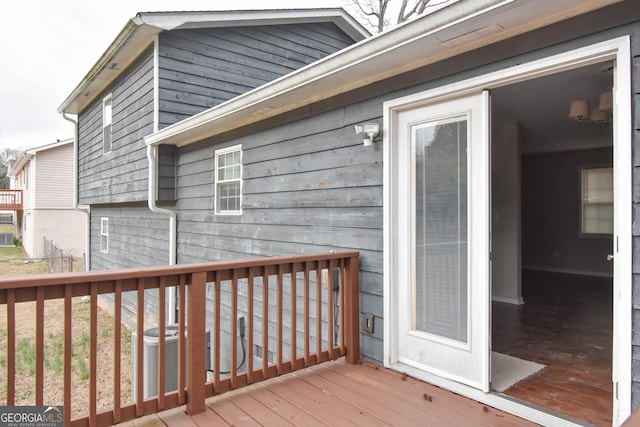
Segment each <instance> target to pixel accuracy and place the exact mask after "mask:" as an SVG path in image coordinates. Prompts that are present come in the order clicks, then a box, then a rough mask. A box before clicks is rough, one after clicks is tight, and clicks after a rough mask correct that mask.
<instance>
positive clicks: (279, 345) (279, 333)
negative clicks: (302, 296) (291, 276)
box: [276, 264, 283, 375]
mask: <svg viewBox="0 0 640 427" xmlns="http://www.w3.org/2000/svg"><path fill="white" fill-rule="evenodd" d="M277 294H278V296H277V298H278V301H277V303H276V306H277V313H278V315H277V320H278V326H277V328H278V330H277V341H276V342H277V349H276V354H277V360H278V363H277V365H276V366H277V370H278V375H281V374H282V327H283V326H282V311H283V309H282V264H278V289H277Z"/></svg>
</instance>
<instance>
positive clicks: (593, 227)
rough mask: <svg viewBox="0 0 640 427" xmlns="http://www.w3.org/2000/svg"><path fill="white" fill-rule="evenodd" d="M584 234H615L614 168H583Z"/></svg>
mask: <svg viewBox="0 0 640 427" xmlns="http://www.w3.org/2000/svg"><path fill="white" fill-rule="evenodd" d="M581 175H582V176H581V178H582V230H581V232H582V234H585V235H590V234H594V235H608V234H613V168H611V167H604V168H583V169H582V171H581Z"/></svg>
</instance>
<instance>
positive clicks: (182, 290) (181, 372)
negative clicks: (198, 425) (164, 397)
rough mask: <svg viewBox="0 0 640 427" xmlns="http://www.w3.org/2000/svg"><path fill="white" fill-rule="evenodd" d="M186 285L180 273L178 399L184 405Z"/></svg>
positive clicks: (185, 377) (185, 376) (185, 279)
mask: <svg viewBox="0 0 640 427" xmlns="http://www.w3.org/2000/svg"><path fill="white" fill-rule="evenodd" d="M186 287H187V277H186V275H184V274H181V275H180V284H179V287H178V401H179V402H180V405H184V404H185V402H186V401H187V397H186V394H185V386H186V380H187V375H186V372H185V360H184V354H185V353H184V329H185V327H186V319H185V316H186V314H185V311H186V307H187V305H186Z"/></svg>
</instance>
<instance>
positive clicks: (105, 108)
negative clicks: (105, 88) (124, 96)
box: [102, 94, 113, 154]
mask: <svg viewBox="0 0 640 427" xmlns="http://www.w3.org/2000/svg"><path fill="white" fill-rule="evenodd" d="M112 122H113V109H112V107H111V95H110V94H109V95H107V96H106V97H105V98H104V99H103V100H102V151H103V154H107V153H110V152H111V149H112V145H113V139H112V130H111V125H112Z"/></svg>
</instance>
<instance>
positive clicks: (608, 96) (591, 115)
mask: <svg viewBox="0 0 640 427" xmlns="http://www.w3.org/2000/svg"><path fill="white" fill-rule="evenodd" d="M612 112H613V96H612V93H611V91H606V92H602V93H601V94H600V98H599V99H598V108H597V109H595V108H594V109H593V110H592V109H591V105H590V103H589V101H588V100H586V99H579V100H576V101H572V102H571V105H570V107H569V118H571V119H573V120H577V121H578V123H582V122H584V121H586V120H589V121H591V122H592V123H595V124H598V125H610V124H611V122H612V116H611V115H612Z"/></svg>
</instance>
